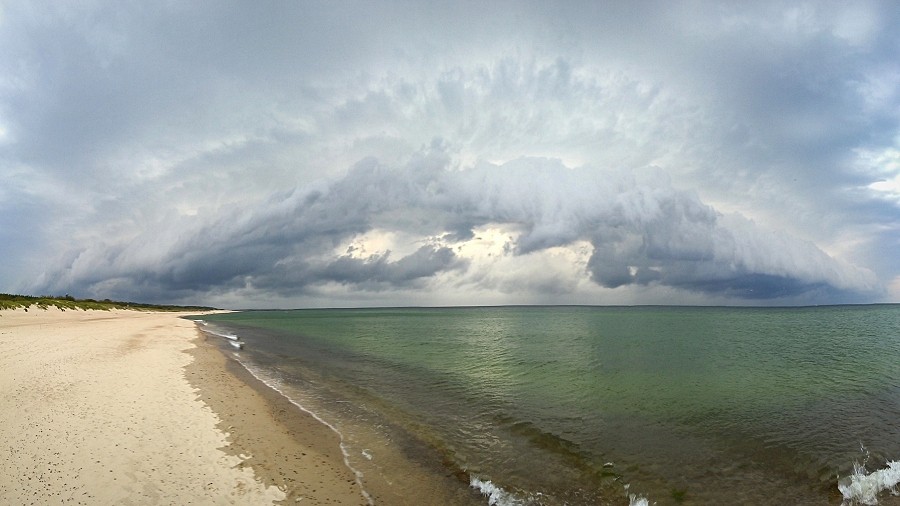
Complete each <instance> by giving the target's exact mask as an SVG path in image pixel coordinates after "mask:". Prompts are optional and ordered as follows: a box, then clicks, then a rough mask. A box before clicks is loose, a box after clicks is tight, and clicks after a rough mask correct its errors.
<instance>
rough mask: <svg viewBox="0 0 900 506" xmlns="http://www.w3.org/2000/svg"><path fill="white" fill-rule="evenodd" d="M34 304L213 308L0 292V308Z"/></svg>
mask: <svg viewBox="0 0 900 506" xmlns="http://www.w3.org/2000/svg"><path fill="white" fill-rule="evenodd" d="M32 306H36V307H37V308H39V309H47V308H49V307H53V306H55V307H57V308H59V309H61V310H63V311H65V310H67V309H72V310H76V309H79V310H82V311H87V310H100V311H109V310H111V309H133V310H137V311H209V310H211V309H215V308H212V307H206V306H174V305H158V304H142V303H138V302H120V301H113V300H109V299H104V300H94V299H76V298H75V297H72V296H70V295H65V296H62V297H53V296H40V297H34V296H31V295H13V294H8V293H0V309H16V308H23V309H25V310H26V311H28V308H30V307H32Z"/></svg>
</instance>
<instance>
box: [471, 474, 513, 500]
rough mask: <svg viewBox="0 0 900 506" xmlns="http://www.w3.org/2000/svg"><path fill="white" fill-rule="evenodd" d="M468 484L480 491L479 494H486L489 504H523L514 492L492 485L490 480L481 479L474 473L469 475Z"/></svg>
mask: <svg viewBox="0 0 900 506" xmlns="http://www.w3.org/2000/svg"><path fill="white" fill-rule="evenodd" d="M469 486H470V487H472V488H474V489H475V490H478V491H479V492H481V495H483V496H487V499H488V505H489V506H522V505H524V504H525V502H524V501H523V500H522V499H520V498H518V497H516V496H515V494H512V493H510V492H507V491H506V490H503V489H502V488H500V487H498V486H497V485H494V484H493V483H491V481H490V480H482V479H481V478H479V477H477V476H475V475H472V476H471V477H469Z"/></svg>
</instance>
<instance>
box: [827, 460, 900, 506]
mask: <svg viewBox="0 0 900 506" xmlns="http://www.w3.org/2000/svg"><path fill="white" fill-rule="evenodd" d="M898 484H900V462H898V461H892V462H888V464H887V467H886V468H884V469H879V470H877V471H872V472H871V473H868V474H867V473H866V468H865V466H864V465H861V464H853V474H852V475H850V476H848V477H847V478H844V479H842V480H840V481H839V482H838V490H840V491H841V495H843V496H844V502H843V504H844V505H852V504H865V505H873V504H878V494H880V493H881V492H882V491H885V490H889V491H890V492H891V494H893V495H900V493H898V491H897V485H898Z"/></svg>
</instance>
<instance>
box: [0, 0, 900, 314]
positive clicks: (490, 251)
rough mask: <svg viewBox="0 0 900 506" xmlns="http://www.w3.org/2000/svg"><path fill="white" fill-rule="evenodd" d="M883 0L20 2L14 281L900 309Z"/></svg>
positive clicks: (328, 296) (267, 298)
mask: <svg viewBox="0 0 900 506" xmlns="http://www.w3.org/2000/svg"><path fill="white" fill-rule="evenodd" d="M898 21H900V9H898V8H897V7H896V6H895V5H893V4H892V3H889V2H859V3H854V4H852V5H848V4H845V3H841V2H834V3H828V2H826V3H820V4H812V5H796V4H795V3H793V2H762V3H754V4H753V5H749V4H748V5H741V4H734V5H730V4H712V3H709V4H708V3H703V2H698V3H684V4H677V5H675V4H671V3H668V2H632V3H630V4H627V5H625V4H621V5H620V4H619V3H616V2H610V3H604V2H564V3H562V4H557V5H554V6H548V5H545V4H544V3H542V2H515V3H504V2H500V3H490V4H486V5H481V4H477V5H476V4H469V3H462V4H452V5H451V4H446V5H439V4H432V3H421V4H417V3H408V2H407V3H400V2H398V3H394V2H383V3H379V4H377V5H376V4H368V3H355V2H350V3H340V4H337V3H329V4H322V5H318V4H310V3H293V4H284V5H265V6H253V7H249V6H247V5H244V4H241V3H228V2H226V3H224V4H219V5H217V6H216V7H215V8H212V7H211V6H208V5H204V4H181V5H177V4H173V5H165V4H159V5H156V4H154V5H136V4H128V3H124V4H123V3H105V2H97V3H92V4H85V5H78V6H54V5H40V4H31V3H24V2H23V3H6V4H2V6H0V46H2V47H4V51H2V52H0V69H2V72H0V76H2V77H0V180H2V185H0V256H2V258H3V259H4V262H3V263H2V267H0V290H2V291H20V292H28V293H48V292H49V293H71V294H74V295H77V296H86V297H97V298H106V297H112V298H129V299H134V300H142V301H148V302H190V303H208V304H215V305H223V306H229V307H234V306H237V307H273V306H277V307H295V306H309V305H315V306H323V305H384V304H398V305H406V304H426V305H427V304H436V305H442V304H505V303H541V304H554V303H564V304H570V303H578V304H641V303H653V304H659V303H686V304H820V303H833V302H871V301H896V300H900V299H898V298H900V255H897V254H896V253H897V251H898V248H900V185H898V181H900V179H898V178H900V161H898V160H900V155H898V153H900V144H898V142H900V141H898V139H900V129H898V125H900V112H898V111H900V92H898V89H900V68H898V65H897V63H896V48H897V47H898V41H900V38H898V35H897V34H896V33H895V32H896V30H893V29H892V27H894V26H897V23H898Z"/></svg>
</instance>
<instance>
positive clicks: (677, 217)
mask: <svg viewBox="0 0 900 506" xmlns="http://www.w3.org/2000/svg"><path fill="white" fill-rule="evenodd" d="M178 225H180V226H181V227H183V228H181V229H180V230H179V229H178V228H176V229H173V230H170V231H169V232H168V234H166V235H164V236H163V237H150V236H146V237H139V238H137V239H133V240H130V241H128V242H118V241H113V242H101V243H98V244H94V245H93V246H91V247H90V248H87V249H84V250H82V251H76V252H71V253H69V254H68V258H69V260H68V261H67V262H66V264H65V265H64V267H63V268H62V269H60V270H59V271H57V272H55V273H53V274H51V275H50V276H48V278H47V283H48V284H47V285H46V286H45V288H46V289H48V290H51V291H52V290H59V289H61V288H63V287H72V286H75V287H78V288H79V289H80V290H82V291H85V292H87V293H97V292H102V291H105V290H108V289H109V288H110V287H109V283H110V280H116V282H117V283H118V285H117V287H116V288H117V289H118V290H123V289H124V290H129V288H127V287H139V288H137V291H136V292H135V293H129V295H137V294H138V293H141V292H149V293H159V294H163V293H181V294H184V295H188V294H193V293H195V292H196V293H204V292H205V291H212V290H220V289H228V288H231V289H234V290H239V289H245V288H248V287H252V288H253V289H254V290H260V291H263V292H277V293H280V294H282V295H283V296H291V295H298V294H303V293H315V291H316V290H318V289H320V288H322V287H323V286H326V285H328V284H340V285H348V286H352V287H353V288H354V289H356V290H367V291H382V290H391V289H397V288H409V287H411V286H415V287H417V288H419V289H422V290H425V291H428V290H436V289H440V287H438V286H435V285H433V284H430V282H431V281H433V280H434V279H435V278H436V277H437V276H438V275H439V274H445V275H449V276H450V278H451V279H452V282H453V283H455V284H456V285H457V286H460V285H470V286H469V288H470V289H476V290H477V289H483V288H485V287H484V286H481V285H480V283H481V282H482V280H480V279H478V277H477V276H476V275H475V274H477V272H478V268H479V266H478V265H473V264H477V263H479V262H483V261H484V260H483V259H479V258H477V254H469V253H467V252H466V250H467V249H476V250H477V249H478V246H477V243H478V239H477V238H476V234H477V231H478V230H482V229H484V228H486V227H505V228H507V229H509V230H511V231H512V235H511V236H510V237H509V240H508V242H507V243H506V244H504V248H503V250H502V251H500V252H498V254H499V255H501V256H511V257H527V256H530V255H534V256H537V255H540V254H542V253H545V252H547V251H548V250H554V249H567V248H569V249H572V248H579V247H582V246H583V245H584V244H585V243H586V244H587V245H589V247H590V250H591V251H590V255H589V257H588V258H587V260H586V262H584V261H581V262H579V261H578V260H577V259H578V258H579V257H578V255H577V254H575V253H573V255H574V256H573V257H572V259H570V261H569V263H567V264H564V265H562V266H561V267H560V273H559V276H560V277H563V278H565V277H566V276H569V277H572V278H578V277H584V278H586V279H590V280H591V281H592V282H593V283H594V284H596V285H597V286H599V287H603V288H607V289H615V288H619V287H622V286H625V285H641V286H647V287H652V286H656V285H659V286H666V287H670V288H676V289H679V290H684V291H687V292H702V293H704V294H707V295H712V296H718V297H737V298H739V299H747V300H753V299H762V300H768V299H776V298H790V297H798V296H803V295H808V294H809V293H810V292H817V293H816V295H819V296H821V295H822V293H820V292H824V293H826V294H828V295H829V296H834V295H835V294H839V293H841V292H846V293H855V294H857V295H860V294H867V293H873V292H874V291H875V290H877V283H876V281H875V278H874V275H873V274H872V273H871V272H869V271H867V270H865V269H860V268H856V267H853V266H850V265H846V264H844V263H841V262H839V261H837V260H835V259H833V258H831V257H830V256H828V255H827V254H826V253H824V252H823V251H822V250H820V249H819V248H817V247H816V246H815V245H813V244H811V243H808V242H804V241H800V240H797V239H795V238H792V237H789V236H787V235H785V234H780V233H778V232H775V231H770V230H766V229H763V228H762V227H759V226H757V225H755V224H754V223H753V222H751V221H749V220H747V219H745V218H743V217H741V216H739V215H729V216H725V215H722V214H721V213H718V212H716V210H715V209H713V208H712V207H710V206H708V205H705V204H703V203H702V202H701V201H700V200H699V199H698V198H697V196H696V195H695V194H692V193H689V192H684V191H678V190H675V189H674V188H673V187H672V186H671V184H669V182H668V181H667V178H666V177H665V176H664V175H663V174H661V173H659V172H658V171H656V172H650V173H647V174H641V175H635V174H634V173H633V172H626V171H610V170H597V169H592V168H589V167H580V168H568V167H566V166H564V165H563V164H562V163H561V162H559V161H556V160H552V159H543V158H524V159H519V160H514V161H511V162H507V163H505V164H502V165H493V164H489V163H482V164H480V165H479V166H476V167H470V168H464V169H458V168H453V167H451V166H450V157H449V156H448V155H447V154H446V153H445V151H444V150H443V149H442V147H441V146H440V144H439V143H436V144H435V145H434V146H432V148H430V149H428V150H426V151H424V152H422V153H420V154H419V155H418V156H416V157H414V158H413V159H412V160H411V161H409V162H408V163H406V164H405V165H402V166H399V167H388V166H384V165H381V164H380V163H378V161H377V160H374V159H369V160H365V161H363V162H360V163H359V164H357V165H356V166H355V167H353V168H352V169H351V170H350V171H349V172H348V173H347V175H346V176H344V177H342V178H339V179H336V180H334V181H332V182H330V183H325V184H321V185H317V186H310V187H301V188H297V189H295V190H294V191H291V192H289V193H287V194H283V195H277V196H274V197H272V198H271V199H269V200H268V201H266V202H263V203H260V204H259V205H257V206H254V207H251V208H239V209H234V210H232V211H231V212H229V213H227V215H225V216H219V217H204V216H198V217H196V218H195V219H187V220H184V222H183V223H182V224H178ZM178 225H176V226H178ZM156 233H157V232H156V231H154V232H153V235H154V236H155V234H156ZM373 233H374V234H376V235H377V234H382V235H385V234H394V235H398V234H399V235H402V236H404V237H405V238H406V239H405V241H403V243H402V244H401V246H402V247H405V248H407V249H409V248H410V247H411V245H418V246H417V247H415V248H414V249H412V251H410V252H408V253H402V254H399V255H395V253H394V252H393V251H391V250H389V249H375V250H369V248H371V247H373V246H374V247H375V248H377V247H378V244H377V241H373V240H371V237H372V235H373ZM367 235H368V236H370V238H369V240H366V239H363V240H362V241H360V238H365V237H366V236H367ZM151 244H155V246H150V247H148V245H151ZM382 246H384V245H382ZM443 281H444V282H448V280H447V279H444V280H443ZM551 292H552V290H551ZM576 295H577V294H576ZM587 296H588V295H587V294H584V299H585V301H587V300H588V299H587Z"/></svg>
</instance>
